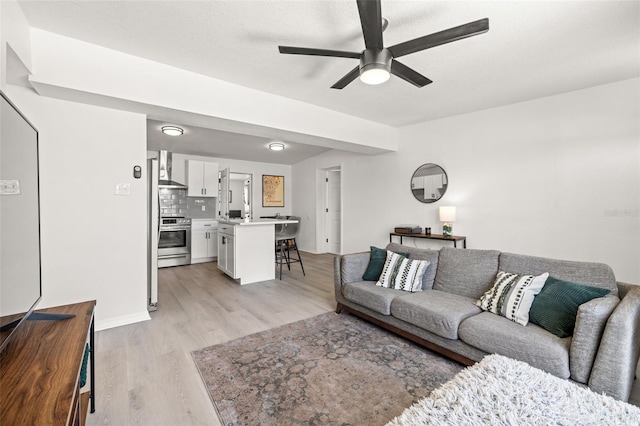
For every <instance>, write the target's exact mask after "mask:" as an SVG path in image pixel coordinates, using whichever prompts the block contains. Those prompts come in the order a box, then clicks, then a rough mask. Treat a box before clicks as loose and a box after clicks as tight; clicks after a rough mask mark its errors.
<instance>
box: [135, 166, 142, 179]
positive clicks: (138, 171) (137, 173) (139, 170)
mask: <svg viewBox="0 0 640 426" xmlns="http://www.w3.org/2000/svg"><path fill="white" fill-rule="evenodd" d="M133 177H134V178H136V179H140V177H142V167H140V166H133Z"/></svg>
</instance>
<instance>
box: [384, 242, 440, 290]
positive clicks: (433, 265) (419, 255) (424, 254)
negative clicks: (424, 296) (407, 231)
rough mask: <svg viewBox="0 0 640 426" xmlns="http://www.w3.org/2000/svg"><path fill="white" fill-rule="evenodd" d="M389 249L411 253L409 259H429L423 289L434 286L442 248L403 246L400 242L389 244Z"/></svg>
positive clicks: (423, 279)
mask: <svg viewBox="0 0 640 426" xmlns="http://www.w3.org/2000/svg"><path fill="white" fill-rule="evenodd" d="M387 250H391V251H393V252H396V253H398V252H403V253H409V259H417V260H428V261H429V267H428V268H427V272H425V274H424V277H423V278H422V289H423V290H429V289H431V288H433V281H434V280H435V279H436V269H437V268H438V256H439V255H440V250H430V249H419V248H416V247H409V246H403V245H401V244H398V243H389V244H387Z"/></svg>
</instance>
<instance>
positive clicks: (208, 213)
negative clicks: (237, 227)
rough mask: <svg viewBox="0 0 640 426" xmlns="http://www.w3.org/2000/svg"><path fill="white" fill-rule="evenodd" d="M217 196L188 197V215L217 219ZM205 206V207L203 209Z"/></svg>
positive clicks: (194, 217) (196, 217)
mask: <svg viewBox="0 0 640 426" xmlns="http://www.w3.org/2000/svg"><path fill="white" fill-rule="evenodd" d="M217 201H218V199H217V198H200V197H187V213H188V214H187V217H190V218H192V219H215V217H216V209H217V208H218V203H217ZM203 208H204V209H203Z"/></svg>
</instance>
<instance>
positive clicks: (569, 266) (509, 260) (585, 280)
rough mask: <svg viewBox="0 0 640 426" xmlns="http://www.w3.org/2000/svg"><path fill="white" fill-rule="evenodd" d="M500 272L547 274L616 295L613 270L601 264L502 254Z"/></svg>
mask: <svg viewBox="0 0 640 426" xmlns="http://www.w3.org/2000/svg"><path fill="white" fill-rule="evenodd" d="M500 270H501V271H509V272H516V273H519V274H534V275H539V274H542V273H543V272H548V273H549V275H551V276H553V277H556V278H558V279H561V280H566V281H572V282H574V283H580V284H584V285H590V286H593V287H601V288H606V289H608V290H611V295H614V296H617V295H618V286H617V285H616V277H615V275H614V274H613V270H612V269H611V267H609V265H605V264H603V263H593V262H577V261H573V260H558V259H547V258H545V257H535V256H526V255H522V254H513V253H502V254H501V255H500Z"/></svg>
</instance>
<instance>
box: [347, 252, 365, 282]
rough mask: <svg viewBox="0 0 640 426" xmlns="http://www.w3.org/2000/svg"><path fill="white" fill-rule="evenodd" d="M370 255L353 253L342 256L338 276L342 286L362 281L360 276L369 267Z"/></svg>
mask: <svg viewBox="0 0 640 426" xmlns="http://www.w3.org/2000/svg"><path fill="white" fill-rule="evenodd" d="M369 257H370V253H369V252H368V251H367V252H362V253H353V254H345V255H344V256H342V261H341V262H340V276H341V277H342V284H343V285H345V284H349V283H354V282H358V281H362V276H363V275H364V273H365V271H366V270H367V266H369Z"/></svg>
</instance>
